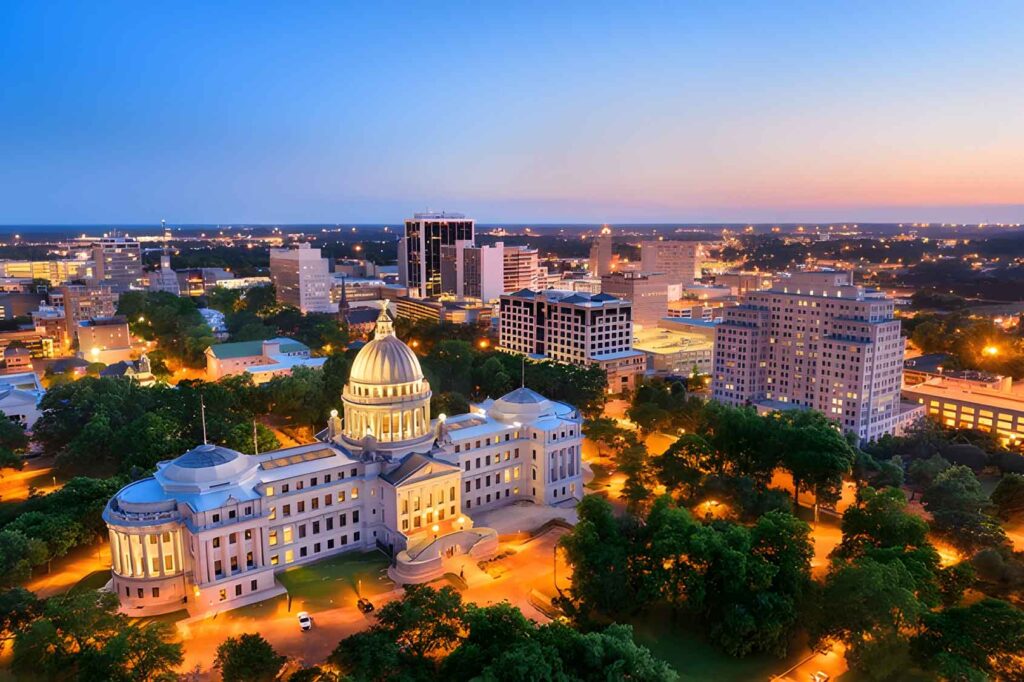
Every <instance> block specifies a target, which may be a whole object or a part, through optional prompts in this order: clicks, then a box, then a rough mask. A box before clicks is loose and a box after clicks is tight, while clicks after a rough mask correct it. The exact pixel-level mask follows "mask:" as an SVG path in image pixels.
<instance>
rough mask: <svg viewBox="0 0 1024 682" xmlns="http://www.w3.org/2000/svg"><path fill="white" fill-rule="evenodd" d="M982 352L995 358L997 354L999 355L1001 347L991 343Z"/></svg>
mask: <svg viewBox="0 0 1024 682" xmlns="http://www.w3.org/2000/svg"><path fill="white" fill-rule="evenodd" d="M981 352H982V353H984V354H985V355H987V356H989V357H992V358H994V357H995V356H997V355H999V348H998V347H997V346H992V345H989V346H985V347H984V348H983V349H982V350H981Z"/></svg>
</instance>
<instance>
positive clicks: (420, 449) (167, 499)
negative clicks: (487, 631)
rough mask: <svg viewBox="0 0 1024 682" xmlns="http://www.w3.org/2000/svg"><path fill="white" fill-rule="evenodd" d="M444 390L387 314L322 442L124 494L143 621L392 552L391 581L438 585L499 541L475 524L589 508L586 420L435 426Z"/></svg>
mask: <svg viewBox="0 0 1024 682" xmlns="http://www.w3.org/2000/svg"><path fill="white" fill-rule="evenodd" d="M430 396H431V391H430V385H429V383H428V382H427V381H426V380H425V379H424V378H423V371H422V369H421V368H420V363H419V360H418V359H417V357H416V354H415V353H413V352H412V350H411V349H410V348H409V347H408V346H407V345H405V343H403V342H402V341H401V340H399V339H398V338H397V337H396V336H395V335H394V330H393V328H392V324H391V318H390V317H389V316H388V313H387V310H386V309H385V310H382V311H381V315H380V317H379V319H378V320H377V330H376V335H375V337H374V339H373V340H372V341H371V342H369V343H368V344H366V345H365V346H364V347H363V348H362V349H361V350H360V351H359V353H358V355H357V356H356V358H355V361H354V362H353V365H352V371H351V375H350V377H349V382H348V384H347V385H346V386H345V389H344V391H343V393H342V396H341V398H342V409H343V418H342V417H340V416H338V414H337V412H336V411H335V412H332V413H331V418H330V420H329V423H328V425H327V428H326V429H325V430H324V431H323V432H322V433H321V434H319V435H318V442H315V443H312V444H307V445H300V446H297V447H291V448H285V449H281V450H275V451H272V452H266V453H261V454H259V455H252V456H250V455H244V454H241V453H239V452H236V451H234V450H230V449H228V448H224V447H221V446H219V445H212V444H204V445H200V446H198V447H195V448H193V449H192V450H189V451H188V452H186V453H185V454H183V455H181V456H179V457H177V458H176V459H173V460H170V461H166V462H160V463H159V464H157V470H156V472H155V473H154V474H153V476H151V477H149V478H145V479H141V480H139V481H135V482H134V483H131V484H129V485H127V486H125V487H124V488H123V489H121V490H120V491H119V492H118V493H117V494H116V495H115V496H114V497H113V498H112V499H111V500H110V502H109V503H108V504H107V507H106V509H105V510H104V512H103V518H104V520H105V521H106V523H107V526H108V528H109V531H110V548H111V559H112V574H113V581H112V586H113V590H114V591H115V592H116V593H117V595H118V596H119V597H120V600H121V608H122V610H123V611H124V612H125V613H127V614H129V615H139V616H144V615H145V616H148V615H155V614H160V613H166V612H170V611H176V610H179V609H181V608H182V607H183V606H184V607H185V608H187V609H188V610H189V612H190V613H191V614H192V615H199V614H203V613H207V612H210V611H218V610H225V609H230V608H235V607H237V606H242V605H245V604H250V603H253V602H256V601H260V600H263V599H266V598H268V597H272V596H274V595H277V594H281V593H283V592H284V591H285V590H284V588H283V586H281V585H280V584H279V583H278V582H277V580H276V579H275V574H276V573H277V572H279V571H282V570H284V569H286V568H288V567H290V566H294V565H297V564H303V563H308V562H313V561H317V560H320V559H324V558H327V557H329V556H333V555H336V554H338V553H339V552H345V551H351V550H355V551H367V550H372V549H375V548H379V549H381V550H382V551H384V552H385V553H387V554H388V555H389V556H391V557H392V565H391V568H390V569H389V573H390V574H391V577H392V578H394V579H395V580H396V581H397V582H400V583H412V582H424V581H427V580H433V579H434V578H437V577H439V576H441V575H443V574H444V572H445V568H444V566H445V563H446V561H449V560H451V559H452V558H453V557H457V556H465V555H468V556H471V557H474V558H478V559H479V558H486V557H488V556H490V555H491V554H493V553H494V552H495V550H496V549H497V545H498V537H497V533H496V532H495V531H494V530H493V529H490V528H482V527H476V526H474V524H473V519H472V517H471V514H473V513H475V512H476V511H478V510H479V511H487V510H491V509H495V508H498V507H502V506H505V505H508V504H511V503H513V502H516V501H522V500H525V501H531V502H533V503H535V504H538V505H556V504H562V503H565V504H573V503H575V501H576V500H578V499H580V498H581V497H582V496H583V477H582V472H581V470H580V464H581V461H580V446H581V443H582V434H581V425H582V419H581V418H580V416H579V414H578V412H577V411H576V409H575V408H574V407H572V406H570V405H566V404H563V403H558V402H554V401H551V400H548V399H546V398H544V397H543V396H541V395H539V394H537V393H536V392H534V391H532V390H530V389H528V388H525V387H523V388H518V389H516V390H514V391H512V392H511V393H509V394H507V395H505V396H502V397H501V398H499V399H497V400H490V399H488V400H486V401H484V402H483V403H481V404H479V405H474V406H473V408H472V410H471V411H470V412H469V413H468V414H462V415H457V416H453V417H449V418H447V419H446V418H445V417H444V415H441V416H440V417H439V418H438V419H436V420H431V418H430Z"/></svg>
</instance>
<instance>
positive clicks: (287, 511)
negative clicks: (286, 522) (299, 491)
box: [281, 504, 292, 516]
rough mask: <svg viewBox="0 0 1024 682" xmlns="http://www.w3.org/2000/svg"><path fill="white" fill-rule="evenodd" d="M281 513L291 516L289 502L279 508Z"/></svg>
mask: <svg viewBox="0 0 1024 682" xmlns="http://www.w3.org/2000/svg"><path fill="white" fill-rule="evenodd" d="M281 513H282V514H284V515H285V516H291V515H292V506H291V505H290V504H286V505H285V506H284V507H283V508H282V509H281Z"/></svg>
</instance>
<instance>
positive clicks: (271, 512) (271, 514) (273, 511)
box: [270, 507, 277, 521]
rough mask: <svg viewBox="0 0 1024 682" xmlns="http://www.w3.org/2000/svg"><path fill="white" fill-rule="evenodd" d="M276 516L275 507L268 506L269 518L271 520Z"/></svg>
mask: <svg viewBox="0 0 1024 682" xmlns="http://www.w3.org/2000/svg"><path fill="white" fill-rule="evenodd" d="M276 518H277V507H271V508H270V520H271V521H273V520H274V519H276Z"/></svg>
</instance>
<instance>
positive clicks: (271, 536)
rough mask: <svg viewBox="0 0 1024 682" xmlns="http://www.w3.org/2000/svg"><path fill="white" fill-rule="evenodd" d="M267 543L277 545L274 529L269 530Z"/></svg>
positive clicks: (272, 545)
mask: <svg viewBox="0 0 1024 682" xmlns="http://www.w3.org/2000/svg"><path fill="white" fill-rule="evenodd" d="M267 544H269V545H270V546H271V547H274V546H275V545H277V531H276V530H272V531H270V534H269V535H268V536H267Z"/></svg>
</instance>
